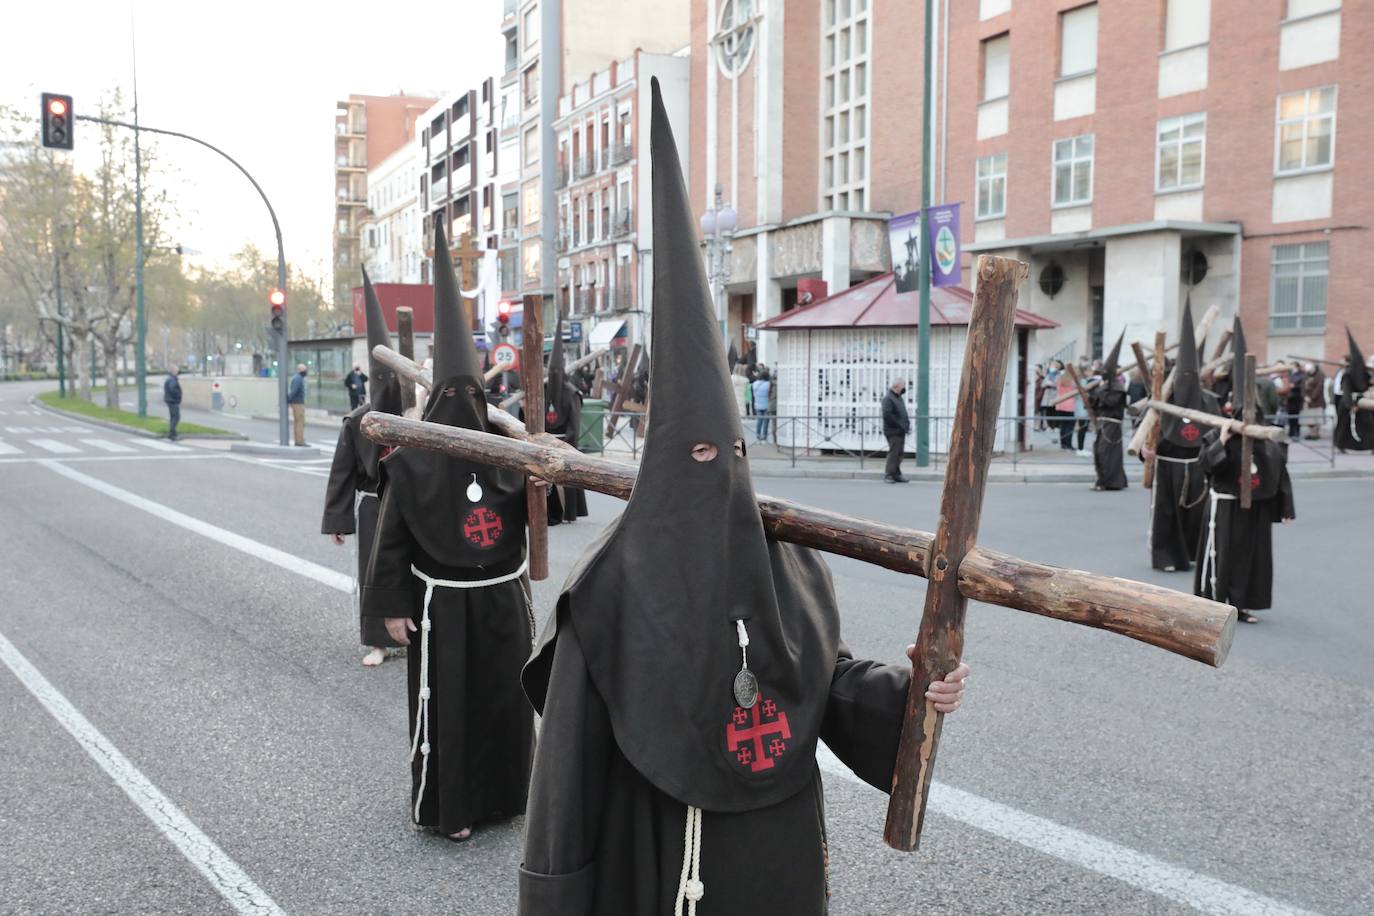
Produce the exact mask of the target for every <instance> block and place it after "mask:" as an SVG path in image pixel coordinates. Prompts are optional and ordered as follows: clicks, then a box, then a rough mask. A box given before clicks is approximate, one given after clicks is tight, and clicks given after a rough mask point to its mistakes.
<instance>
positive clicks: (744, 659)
mask: <svg viewBox="0 0 1374 916" xmlns="http://www.w3.org/2000/svg"><path fill="white" fill-rule="evenodd" d="M735 631H736V633H737V634H738V636H739V653H740V667H741V668H748V667H749V632H748V631H747V630H745V629H744V621H743V620H736V621H735Z"/></svg>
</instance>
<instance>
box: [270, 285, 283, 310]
mask: <svg viewBox="0 0 1374 916" xmlns="http://www.w3.org/2000/svg"><path fill="white" fill-rule="evenodd" d="M267 301H268V302H270V303H272V304H273V305H274V306H277V307H281V306H283V305H286V293H284V292H282V291H281V290H279V289H274V290H272V292H271V293H270V294H269V295H268V297H267Z"/></svg>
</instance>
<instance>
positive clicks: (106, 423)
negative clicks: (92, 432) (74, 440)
mask: <svg viewBox="0 0 1374 916" xmlns="http://www.w3.org/2000/svg"><path fill="white" fill-rule="evenodd" d="M29 406H30V407H36V408H38V409H39V410H44V411H47V412H48V413H50V414H54V415H56V416H59V417H64V418H66V419H68V420H76V421H77V422H79V423H85V424H87V425H88V426H97V427H100V428H101V429H108V430H112V431H113V432H117V433H124V434H126V435H129V436H142V437H143V438H144V439H166V438H167V437H166V436H161V435H158V434H157V433H152V432H149V431H148V430H146V429H138V428H137V427H134V426H125V425H124V424H123V423H114V422H111V421H110V420H98V419H96V418H95V417H88V416H85V415H84V414H79V413H72V412H71V411H70V410H62V409H61V408H59V407H53V406H52V405H50V404H45V403H43V402H42V401H40V400H38V398H36V397H32V398H29ZM184 439H201V440H205V441H210V442H238V441H247V439H248V437H247V436H245V435H243V434H242V433H224V434H223V435H214V434H210V433H187V434H186V435H184V436H177V441H182V440H184Z"/></svg>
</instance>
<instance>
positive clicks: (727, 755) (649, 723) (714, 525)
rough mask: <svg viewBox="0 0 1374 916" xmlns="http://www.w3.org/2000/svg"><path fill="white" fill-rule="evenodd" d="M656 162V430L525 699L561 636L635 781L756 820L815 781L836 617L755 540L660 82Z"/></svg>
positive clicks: (800, 559) (808, 557)
mask: <svg viewBox="0 0 1374 916" xmlns="http://www.w3.org/2000/svg"><path fill="white" fill-rule="evenodd" d="M650 145H651V152H652V161H653V220H654V227H653V228H654V259H653V265H654V278H653V282H654V309H653V340H652V347H653V367H654V372H653V393H652V403H653V421H652V427H651V429H650V431H649V433H648V438H647V440H646V444H645V449H644V456H643V460H642V461H641V463H640V470H639V477H638V480H637V481H636V482H635V486H634V491H633V493H632V494H631V496H630V501H629V504H628V505H627V506H626V507H625V511H624V512H623V513H622V514H621V516H620V518H619V519H618V520H617V521H616V522H615V523H614V524H613V525H612V526H611V527H609V528H608V529H606V531H605V532H603V533H602V535H601V536H600V537H599V538H598V540H597V542H596V543H594V544H593V545H592V547H591V548H590V549H589V550H588V552H587V553H586V554H585V555H584V556H583V557H582V559H581V560H580V561H579V562H578V564H577V566H576V567H575V568H574V570H573V572H572V573H571V575H570V576H569V578H568V580H567V583H566V584H565V585H564V587H563V592H562V595H561V597H560V599H559V608H558V616H557V623H556V626H550V627H546V628H545V630H544V634H543V640H544V642H543V643H542V644H541V646H540V647H539V648H538V649H537V650H536V654H535V657H534V658H533V659H532V660H531V662H530V664H529V665H528V666H526V669H525V676H524V680H525V687H526V693H527V694H528V695H529V697H530V699H531V701H532V702H533V703H534V705H535V707H536V708H537V709H539V710H540V711H541V712H542V711H543V708H544V700H545V693H546V690H547V687H548V678H549V666H550V665H551V664H552V659H553V654H554V653H553V648H554V643H555V642H556V640H557V638H558V637H557V630H558V629H561V628H563V627H567V626H572V627H573V628H574V629H575V630H576V633H577V637H578V639H579V641H580V643H581V645H582V647H583V651H584V653H585V656H586V661H587V669H588V672H589V674H590V676H591V679H592V682H593V683H594V684H595V686H596V689H597V692H598V693H599V694H600V695H601V697H602V698H603V699H604V700H605V703H606V707H607V711H608V713H609V717H610V721H611V727H612V729H613V731H614V734H615V739H616V742H617V743H618V745H619V747H620V750H621V751H622V752H623V753H624V755H625V757H626V758H627V759H628V760H629V762H630V763H631V764H632V765H633V767H634V768H635V770H637V771H638V772H639V773H640V774H641V775H642V776H643V777H644V778H645V779H647V780H648V781H649V782H650V783H652V784H653V785H654V786H655V787H656V788H658V789H659V790H660V791H662V792H663V793H665V794H666V795H668V796H670V797H672V798H674V799H676V800H677V801H679V802H682V803H685V804H687V805H689V806H697V807H700V808H705V809H708V810H711V811H721V812H740V811H751V810H755V809H759V808H763V807H766V806H770V805H773V804H775V803H777V802H779V801H782V800H784V799H787V798H790V797H791V796H793V795H794V794H795V793H797V792H798V791H799V790H801V789H802V788H803V787H805V786H807V785H808V784H809V783H810V781H811V780H812V778H813V775H814V771H815V747H816V741H817V734H818V731H819V729H820V725H821V719H822V714H823V713H824V711H825V707H826V702H827V698H828V693H829V689H830V679H831V675H832V673H833V671H834V666H835V659H836V653H837V648H838V635H839V621H838V614H837V612H836V608H835V603H834V594H833V590H832V587H831V582H830V576H829V572H828V570H827V569H826V567H825V564H824V563H823V562H822V561H821V560H820V558H819V556H818V555H817V554H815V553H814V552H812V551H809V550H805V549H802V548H798V547H795V546H793V545H789V544H780V543H778V542H775V541H770V540H769V539H768V538H767V536H766V535H765V534H764V530H763V524H762V522H761V520H760V518H759V512H758V506H757V504H756V500H755V496H754V488H753V484H752V483H751V481H750V477H749V463H748V460H747V458H746V457H745V455H744V448H743V443H744V433H743V430H742V429H741V427H740V420H739V414H738V411H737V409H736V405H735V399H734V394H733V391H732V388H731V385H730V380H729V376H728V374H727V371H726V366H725V349H724V346H723V344H722V341H721V338H720V331H719V328H718V325H717V324H716V320H715V317H714V310H713V309H712V306H711V299H710V295H709V293H708V290H707V285H706V279H705V276H704V274H703V271H702V267H701V259H700V252H699V249H698V242H697V237H696V232H695V228H694V220H693V219H692V209H691V205H690V203H689V201H688V197H687V191H686V187H685V186H684V183H683V179H682V171H681V165H680V163H679V161H678V153H677V145H676V143H675V142H674V140H673V135H672V130H671V128H670V127H669V125H668V120H667V115H666V114H665V112H664V108H663V103H662V100H661V98H660V96H659V89H658V83H657V81H656V80H655V81H654V83H653V126H652V135H651V140H650ZM699 446H700V447H702V448H699ZM694 451H696V452H697V453H698V454H699V455H701V456H702V457H705V455H704V454H702V453H703V452H704V453H707V454H709V453H711V452H714V457H711V458H710V459H709V460H696V459H695V458H694V457H693V453H694ZM742 643H747V649H746V648H742V646H741V644H742ZM746 655H747V668H748V673H746V672H744V671H743V670H742V669H743V668H744V667H745V657H746ZM751 681H752V682H754V684H756V687H755V686H753V685H751ZM765 732H766V733H767V739H766V740H762V741H755V740H754V737H755V736H756V735H758V734H762V733H765Z"/></svg>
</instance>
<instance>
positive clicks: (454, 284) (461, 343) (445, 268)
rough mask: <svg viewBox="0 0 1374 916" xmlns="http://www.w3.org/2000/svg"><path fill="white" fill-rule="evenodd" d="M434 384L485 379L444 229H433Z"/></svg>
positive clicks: (469, 316) (470, 316)
mask: <svg viewBox="0 0 1374 916" xmlns="http://www.w3.org/2000/svg"><path fill="white" fill-rule="evenodd" d="M433 352H434V381H435V382H440V381H443V380H444V379H450V378H455V377H457V376H464V377H467V378H474V379H478V380H479V381H480V379H481V378H482V370H481V368H480V364H479V363H478V361H477V347H476V345H475V344H474V343H473V342H472V315H471V314H469V312H468V306H467V303H466V302H465V301H464V300H463V298H462V296H460V295H459V293H458V280H457V278H456V277H455V276H454V274H453V256H452V255H451V254H449V250H448V238H447V236H446V235H445V234H444V227H443V226H442V225H440V224H439V223H435V226H434V351H433Z"/></svg>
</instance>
